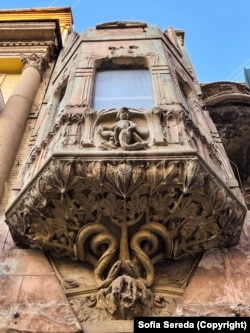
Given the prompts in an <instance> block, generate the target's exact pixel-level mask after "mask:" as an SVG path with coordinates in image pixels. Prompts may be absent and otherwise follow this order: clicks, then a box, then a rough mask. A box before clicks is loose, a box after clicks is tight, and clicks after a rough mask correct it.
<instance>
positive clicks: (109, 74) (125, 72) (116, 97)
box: [93, 69, 154, 110]
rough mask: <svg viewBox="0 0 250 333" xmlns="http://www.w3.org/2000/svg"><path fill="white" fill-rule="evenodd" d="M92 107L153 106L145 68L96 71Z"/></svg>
mask: <svg viewBox="0 0 250 333" xmlns="http://www.w3.org/2000/svg"><path fill="white" fill-rule="evenodd" d="M93 104H94V105H93V106H94V109H95V110H102V109H111V108H120V107H123V106H125V107H134V108H145V109H147V108H152V107H153V106H154V100H153V93H152V83H151V76H150V73H149V71H148V70H147V69H118V70H104V71H98V72H97V73H96V81H95V95H94V103H93Z"/></svg>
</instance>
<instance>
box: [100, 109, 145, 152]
mask: <svg viewBox="0 0 250 333" xmlns="http://www.w3.org/2000/svg"><path fill="white" fill-rule="evenodd" d="M99 134H100V135H101V136H102V137H104V138H106V139H107V140H109V143H108V144H106V145H105V144H104V146H106V147H107V146H108V147H110V148H117V147H121V148H122V149H124V150H139V149H144V148H146V147H147V146H148V143H147V142H146V141H144V140H143V138H142V133H140V131H139V129H138V128H137V125H136V124H135V123H134V122H133V121H131V120H130V113H129V109H128V108H126V107H122V108H121V109H120V110H119V111H118V112H117V122H115V123H114V124H113V125H111V126H102V127H101V128H100V130H99Z"/></svg>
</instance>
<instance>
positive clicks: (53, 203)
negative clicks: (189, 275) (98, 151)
mask: <svg viewBox="0 0 250 333" xmlns="http://www.w3.org/2000/svg"><path fill="white" fill-rule="evenodd" d="M244 215H245V208H244V207H243V206H242V205H241V204H240V203H239V202H238V201H237V198H235V197H234V195H233V194H232V193H231V192H229V191H228V190H227V189H226V188H223V186H222V185H221V184H220V182H219V181H218V179H216V177H215V176H214V175H211V174H210V173H209V172H208V170H206V168H205V167H203V166H202V165H201V164H200V163H199V160H198V159H197V158H196V157H195V156H190V157H186V158H185V159H181V158H172V159H170V158H167V157H166V158H163V159H161V160H157V159H152V160H149V161H148V160H144V159H143V158H140V160H138V159H135V158H133V157H130V158H129V157H128V158H125V159H123V160H120V159H119V160H114V159H111V160H103V161H98V160H95V159H92V160H91V158H90V157H86V156H85V157H79V158H78V159H73V158H72V159H70V158H67V159H55V158H53V159H51V160H50V162H49V163H48V165H47V167H46V168H44V170H43V172H42V173H40V175H39V176H38V177H37V178H36V179H34V181H33V183H32V185H30V187H29V188H27V189H26V191H25V192H23V193H22V195H21V196H20V198H19V199H18V200H17V201H16V202H15V203H14V204H13V205H12V207H10V208H9V210H8V211H7V214H6V217H7V219H6V222H7V224H8V225H9V227H10V230H11V233H12V235H13V237H14V240H15V241H16V242H17V243H18V244H19V245H22V246H32V247H37V248H41V249H45V250H48V251H49V252H50V253H51V255H52V256H56V257H62V256H68V257H71V258H72V259H73V260H75V261H83V262H88V263H90V264H91V265H93V268H94V275H95V280H96V288H97V289H99V292H98V293H97V300H98V302H99V303H98V302H97V303H98V304H99V305H98V306H99V307H100V304H102V306H101V307H102V309H104V310H105V309H106V310H107V311H111V312H112V311H113V312H112V315H113V316H114V318H116V319H118V318H120V319H121V318H122V319H129V318H132V316H133V315H135V313H136V315H143V314H145V313H147V309H148V307H150V304H151V303H152V300H153V294H152V291H151V287H152V285H153V283H154V278H155V269H154V267H155V265H156V264H157V263H159V262H164V261H166V260H180V259H183V258H189V257H195V256H196V255H197V253H202V252H204V251H206V250H208V249H211V248H216V247H224V246H229V245H233V244H235V243H236V242H238V240H239V237H240V234H241V230H242V226H243V222H244ZM118 295H119V297H118ZM128 295H129V298H130V301H129V303H130V305H129V306H128V305H127V304H126V298H127V297H128ZM105 304H106V305H105ZM112 304H113V305H112ZM132 304H133V306H132ZM139 305H140V306H139ZM132 308H133V309H136V312H134V311H132ZM108 309H109V310H108ZM110 309H114V310H110Z"/></svg>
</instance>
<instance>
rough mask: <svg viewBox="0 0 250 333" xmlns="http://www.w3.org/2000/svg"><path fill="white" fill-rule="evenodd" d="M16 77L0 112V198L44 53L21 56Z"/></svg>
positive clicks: (41, 67) (16, 148)
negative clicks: (12, 89)
mask: <svg viewBox="0 0 250 333" xmlns="http://www.w3.org/2000/svg"><path fill="white" fill-rule="evenodd" d="M22 61H23V63H24V68H23V71H22V74H21V76H20V79H19V81H18V83H17V85H16V87H15V89H14V91H13V93H12V94H11V96H10V98H9V99H8V101H7V103H6V105H5V108H4V109H3V111H2V112H1V114H0V201H2V198H3V195H4V189H5V182H6V181H7V180H8V178H9V174H10V171H11V168H12V167H13V164H14V161H15V158H16V155H17V152H18V149H19V147H20V144H21V141H22V137H23V134H24V132H25V128H26V123H27V119H28V116H29V113H30V111H31V108H32V105H33V102H34V99H35V96H36V93H37V90H38V88H39V85H40V82H41V77H42V73H43V72H44V70H45V69H46V68H47V60H46V58H45V57H41V56H37V55H36V54H32V55H30V56H23V57H22Z"/></svg>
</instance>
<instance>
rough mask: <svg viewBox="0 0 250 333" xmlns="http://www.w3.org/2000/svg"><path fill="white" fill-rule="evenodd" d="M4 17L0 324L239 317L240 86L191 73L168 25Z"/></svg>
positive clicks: (245, 260)
mask: <svg viewBox="0 0 250 333" xmlns="http://www.w3.org/2000/svg"><path fill="white" fill-rule="evenodd" d="M12 14H13V15H12ZM10 17H11V18H12V17H13V18H14V19H11V20H10V19H9V18H10ZM0 20H1V29H2V35H1V36H2V37H1V38H0V69H1V71H0V75H1V86H0V88H1V92H2V103H1V113H0V126H1V131H0V135H1V138H0V151H1V154H0V156H1V160H0V170H1V172H0V196H1V224H0V235H1V238H0V244H1V257H0V258H1V263H0V272H1V275H0V286H1V290H3V293H2V295H3V297H2V298H1V303H0V309H1V311H0V328H1V329H3V330H6V331H8V330H13V331H17V332H18V331H20V332H23V331H29V332H81V331H83V332H87V333H88V332H89V333H91V332H95V333H98V332H102V333H104V332H133V318H134V316H159V315H160V316H198V315H203V316H211V315H215V316H244V315H245V316H248V315H249V314H250V313H249V300H250V295H249V292H248V284H249V276H248V269H249V239H248V236H247V228H248V222H247V212H248V209H249V176H250V161H249V140H248V137H249V135H250V134H249V122H250V121H249V119H250V118H249V110H250V109H249V102H250V93H249V90H248V89H247V88H246V87H245V85H244V84H239V83H233V82H217V83H209V84H200V83H199V82H198V81H197V79H196V76H195V72H194V70H193V68H192V64H191V62H190V60H189V58H188V55H187V53H186V50H185V47H184V32H183V31H180V30H174V29H173V28H172V27H169V28H168V29H167V30H166V31H164V32H162V31H160V30H159V28H158V27H155V26H148V25H147V24H146V23H145V22H135V21H122V22H121V21H117V22H107V23H103V24H100V25H97V26H96V27H94V28H92V29H87V30H85V31H84V32H83V33H82V34H78V33H76V32H75V31H74V30H73V28H72V26H73V19H72V13H71V10H70V8H55V9H54V8H48V9H30V10H16V11H1V12H0ZM6 286H7V287H6Z"/></svg>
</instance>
